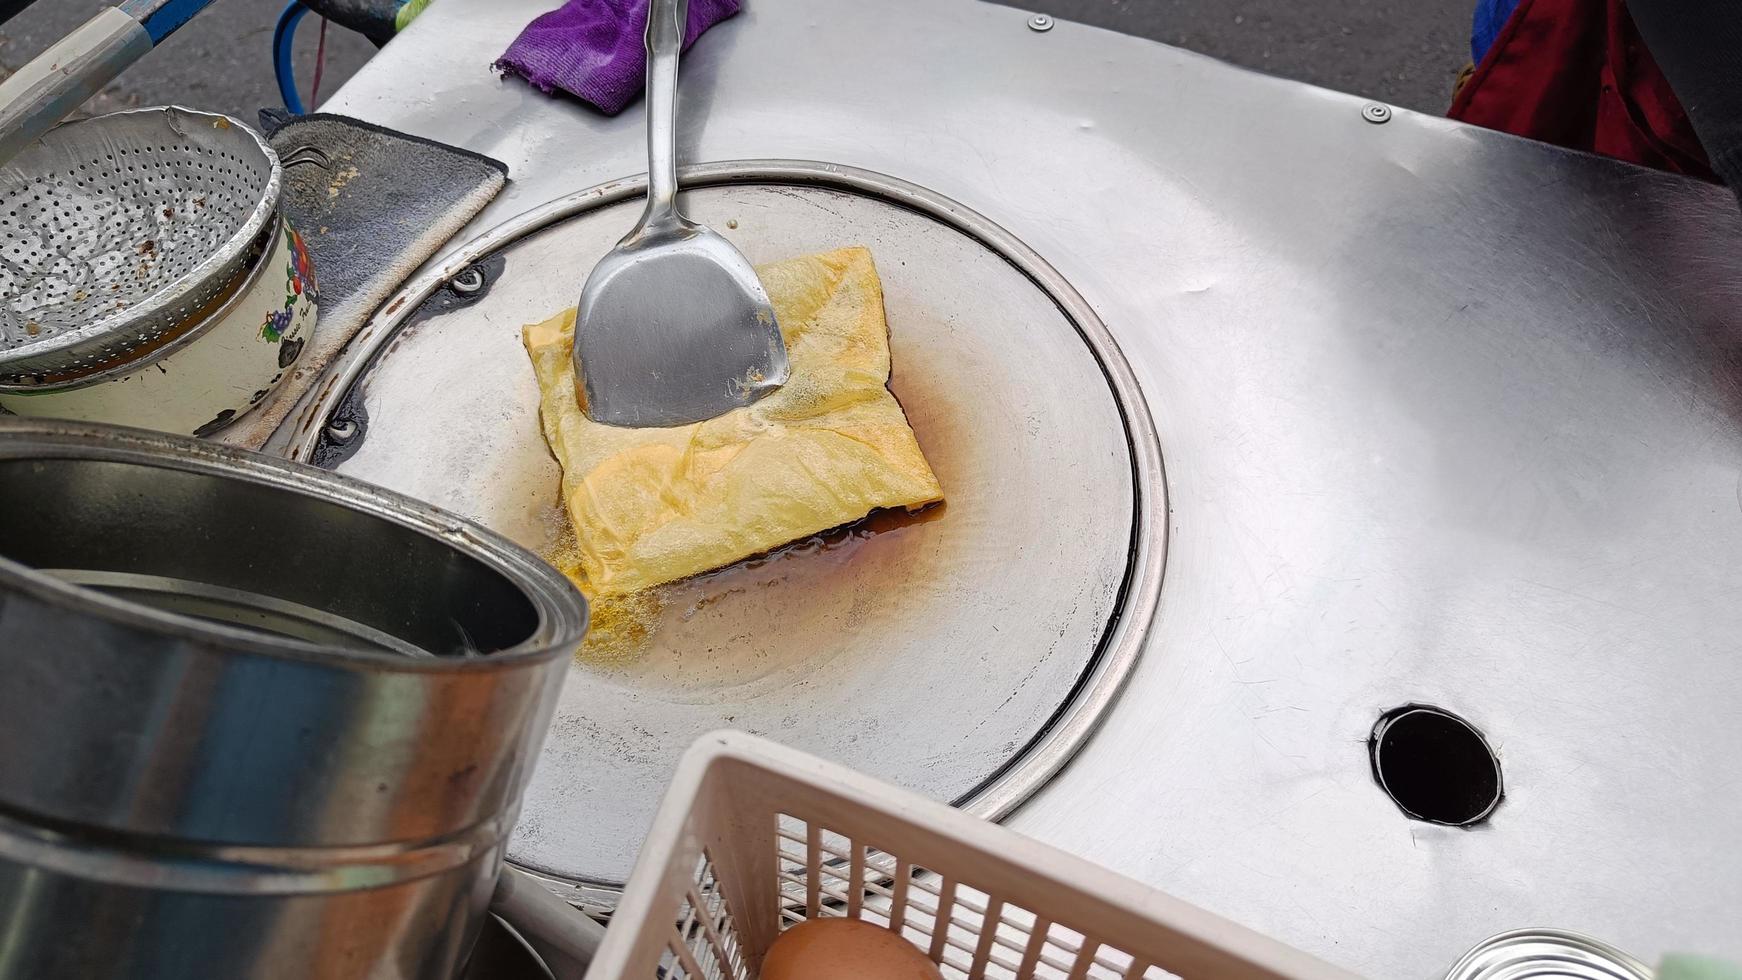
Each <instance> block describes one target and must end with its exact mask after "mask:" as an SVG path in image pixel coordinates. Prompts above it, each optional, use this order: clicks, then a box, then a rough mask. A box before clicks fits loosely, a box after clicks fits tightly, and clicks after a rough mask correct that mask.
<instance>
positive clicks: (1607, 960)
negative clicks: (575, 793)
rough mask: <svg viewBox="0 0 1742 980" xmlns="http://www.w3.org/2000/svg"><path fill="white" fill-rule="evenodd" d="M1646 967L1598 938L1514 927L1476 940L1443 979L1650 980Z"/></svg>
mask: <svg viewBox="0 0 1742 980" xmlns="http://www.w3.org/2000/svg"><path fill="white" fill-rule="evenodd" d="M1652 977H1653V973H1652V970H1651V968H1650V967H1648V966H1646V965H1645V964H1644V963H1641V962H1639V961H1638V960H1636V959H1634V958H1633V957H1631V956H1629V955H1627V954H1626V953H1624V952H1622V951H1621V950H1619V949H1616V948H1615V947H1613V946H1611V945H1609V944H1608V943H1605V942H1602V941H1600V940H1596V939H1592V938H1591V937H1589V936H1583V935H1580V934H1579V933H1576V932H1566V931H1564V930H1561V929H1517V930H1514V931H1512V932H1503V933H1501V934H1500V935H1498V936H1493V937H1490V938H1488V939H1485V940H1483V941H1482V942H1480V943H1477V944H1476V946H1475V948H1473V949H1471V950H1470V951H1469V952H1468V953H1465V954H1464V957H1463V959H1460V960H1458V962H1457V964H1456V965H1455V966H1453V967H1452V968H1451V969H1450V970H1448V971H1447V972H1446V977H1445V980H1527V978H1528V980H1562V978H1564V980H1652Z"/></svg>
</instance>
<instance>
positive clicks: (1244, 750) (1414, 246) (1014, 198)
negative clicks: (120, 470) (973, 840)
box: [325, 0, 1742, 977]
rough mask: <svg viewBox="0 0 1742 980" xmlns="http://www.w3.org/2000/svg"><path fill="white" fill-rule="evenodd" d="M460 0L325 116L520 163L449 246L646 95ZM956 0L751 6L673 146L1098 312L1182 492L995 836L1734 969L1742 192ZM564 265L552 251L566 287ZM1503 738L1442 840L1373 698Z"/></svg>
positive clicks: (699, 73)
mask: <svg viewBox="0 0 1742 980" xmlns="http://www.w3.org/2000/svg"><path fill="white" fill-rule="evenodd" d="M551 5H552V0H502V2H484V0H444V2H442V3H439V4H435V5H433V6H432V7H431V8H430V9H429V10H428V11H427V12H426V13H425V14H424V15H423V16H422V17H421V18H419V20H418V21H417V22H416V23H415V24H414V25H413V26H412V27H411V28H410V29H409V30H408V31H407V32H406V33H405V34H404V35H402V36H401V37H400V38H399V39H397V40H395V41H394V42H393V43H392V44H390V45H389V46H388V47H387V48H386V49H385V50H383V51H382V53H381V54H380V55H379V56H377V57H376V58H375V59H374V60H373V61H372V62H370V64H369V65H368V66H367V67H366V68H364V70H363V71H362V72H360V73H359V74H358V75H357V76H356V77H355V78H354V79H353V80H352V81H351V82H350V83H349V84H348V85H346V86H345V88H344V89H343V90H341V92H340V93H339V94H338V95H337V96H336V97H335V98H334V99H333V100H332V101H331V102H330V103H328V104H327V105H326V106H325V109H326V110H327V111H331V112H339V113H344V114H348V115H352V116H357V117H361V118H363V119H367V120H370V121H372V122H376V123H380V124H383V125H387V126H391V127H394V128H397V129H401V130H405V131H408V132H411V133H414V134H417V135H420V136H425V137H429V138H432V139H437V140H442V141H444V142H448V143H454V144H458V145H460V146H464V147H467V148H469V149H473V150H476V151H479V152H482V153H486V154H489V155H492V156H494V157H497V158H498V159H501V160H503V161H505V162H506V163H508V165H509V167H510V168H511V175H512V178H513V183H511V184H510V186H509V189H508V190H507V191H506V192H504V194H503V195H502V196H501V197H500V198H499V199H498V200H497V201H496V202H495V203H493V204H492V205H491V206H490V208H489V209H488V210H487V211H486V212H485V213H484V214H483V215H482V216H481V217H480V218H479V219H477V221H475V222H474V224H473V226H472V228H471V229H470V230H468V231H465V232H462V233H461V234H460V235H459V236H457V237H456V238H455V239H454V243H455V244H458V243H460V242H463V241H465V240H466V239H468V238H470V237H472V235H473V234H474V233H475V232H476V231H478V230H482V229H484V228H487V227H490V226H491V225H494V224H496V223H498V222H499V221H501V220H503V219H505V218H507V217H508V216H510V215H513V214H515V213H518V212H520V211H523V210H526V209H528V208H531V207H533V206H535V205H538V204H540V203H543V202H545V201H548V200H550V199H552V198H555V197H557V196H560V195H562V194H565V193H568V192H570V191H574V190H578V189H580V188H583V187H587V186H590V185H593V184H597V183H600V182H602V181H605V180H608V179H611V178H614V177H620V176H624V175H627V174H632V173H637V172H640V171H641V170H643V169H645V164H644V161H643V159H642V153H643V143H642V130H641V125H642V123H641V116H640V113H639V111H638V110H636V109H634V108H632V109H630V110H629V111H628V112H626V113H624V114H623V115H622V116H621V117H619V118H616V119H607V118H604V117H601V116H598V115H596V114H593V113H591V112H589V111H587V110H585V109H583V108H581V107H579V106H578V105H576V104H573V103H570V102H566V101H560V100H555V99H551V98H548V97H545V96H543V95H540V94H538V93H537V92H535V91H533V90H532V89H531V88H529V87H528V86H526V85H524V84H522V83H520V82H518V81H504V80H501V79H498V78H497V77H496V76H495V75H494V74H492V73H491V72H490V71H489V69H488V64H489V62H490V61H491V60H493V59H494V58H495V57H496V56H497V55H498V54H500V53H501V51H502V50H503V49H504V48H505V47H506V46H507V44H508V43H509V41H510V40H512V38H513V37H514V35H515V34H516V33H517V32H518V30H519V29H520V27H521V26H523V25H524V24H525V23H526V22H527V21H528V20H530V19H531V18H532V17H534V16H536V15H537V14H538V13H541V12H543V11H544V9H546V8H548V7H549V6H551ZM1027 18H1028V15H1027V14H1026V13H1024V12H1022V11H1018V10H1014V9H1010V8H1005V7H1000V6H995V5H992V4H984V3H978V2H970V0H931V2H928V0H887V2H882V3H878V4H852V3H848V2H846V0H808V2H804V0H753V2H752V3H750V4H748V5H747V9H746V11H745V13H744V14H742V15H741V16H739V17H737V18H735V19H734V20H732V21H729V22H727V23H726V24H724V25H722V26H720V27H718V28H716V29H715V30H714V31H712V32H710V33H709V34H708V35H707V36H705V37H704V38H703V39H702V40H701V41H700V42H699V43H698V44H697V45H696V47H695V48H694V49H693V52H692V53H691V54H689V55H687V56H686V58H685V62H684V71H683V83H682V87H683V88H682V90H683V99H684V107H685V114H684V116H683V119H682V123H681V128H680V132H679V143H680V155H681V157H682V159H684V160H685V161H687V162H701V161H711V160H725V159H748V158H794V159H815V160H826V161H831V162H836V163H843V164H849V165H852V166H857V167H863V168H867V169H870V170H875V171H881V172H884V173H889V174H892V175H895V176H897V177H900V178H903V179H905V180H909V181H913V182H915V183H919V184H922V185H925V186H928V187H930V188H931V189H933V190H935V191H937V192H939V193H941V194H944V195H947V196H949V197H953V198H956V199H958V200H960V201H962V202H963V203H964V204H966V205H968V206H969V207H972V208H974V209H977V210H978V211H980V212H982V213H983V214H985V215H987V216H988V217H989V218H991V219H992V220H994V221H996V222H998V223H1000V224H1001V225H1003V226H1004V227H1005V228H1007V229H1008V230H1010V231H1011V232H1013V233H1014V234H1015V235H1017V236H1018V237H1019V238H1021V239H1023V240H1024V241H1025V242H1026V243H1027V244H1028V245H1030V246H1031V247H1033V248H1034V249H1035V250H1036V251H1038V252H1039V253H1040V254H1041V255H1042V256H1044V257H1045V258H1046V259H1047V260H1049V261H1050V262H1051V263H1052V264H1053V265H1054V266H1056V267H1057V268H1058V269H1059V271H1060V272H1062V273H1063V274H1064V275H1065V277H1066V278H1068V279H1069V280H1070V281H1071V283H1072V284H1073V285H1074V286H1075V287H1076V288H1077V289H1078V290H1079V291H1081V293H1082V294H1083V295H1084V296H1085V297H1086V298H1087V300H1088V301H1089V303H1090V304H1091V305H1092V306H1093V307H1094V308H1095V309H1096V311H1097V312H1098V313H1099V314H1100V316H1101V317H1102V318H1103V319H1104V320H1105V321H1106V323H1107V325H1108V326H1109V328H1110V329H1111V330H1112V331H1113V333H1114V335H1115V336H1116V337H1117V339H1118V340H1119V342H1120V344H1121V346H1122V347H1123V349H1124V351H1125V353H1126V355H1127V356H1128V357H1129V358H1130V359H1131V361H1132V365H1133V367H1134V369H1135V371H1136V373H1137V376H1138V379H1139V381H1140V382H1141V384H1142V386H1143V389H1144V392H1145V395H1146V397H1147V399H1148V402H1149V406H1150V409H1151V411H1152V413H1153V415H1154V419H1155V423H1156V426H1157V429H1158V432H1159V435H1160V440H1161V445H1162V452H1163V454H1164V458H1165V463H1166V469H1167V483H1168V497H1169V501H1170V503H1171V505H1172V509H1173V513H1172V515H1171V524H1170V533H1171V541H1170V542H1169V549H1170V550H1169V554H1168V564H1167V572H1166V576H1167V577H1166V582H1165V585H1164V587H1163V590H1162V602H1161V609H1160V612H1159V614H1158V615H1157V618H1156V622H1155V626H1154V629H1153V632H1152V635H1151V638H1150V641H1149V645H1148V648H1147V650H1146V652H1145V654H1144V656H1143V658H1142V659H1141V660H1140V662H1139V663H1138V666H1137V669H1136V672H1135V674H1134V676H1133V679H1132V681H1131V683H1130V686H1129V687H1128V689H1127V690H1126V692H1125V694H1124V696H1123V698H1122V700H1121V701H1120V703H1119V705H1118V706H1117V708H1116V709H1115V711H1114V712H1113V714H1112V717H1111V718H1110V720H1109V721H1108V722H1107V723H1106V725H1105V726H1104V728H1103V729H1102V730H1101V731H1100V732H1099V733H1098V734H1097V735H1096V736H1095V737H1094V738H1093V739H1092V740H1091V741H1090V743H1089V744H1088V747H1087V748H1086V749H1085V750H1084V751H1083V753H1082V754H1081V755H1080V756H1079V757H1078V759H1077V760H1076V761H1075V762H1073V763H1072V764H1071V765H1070V767H1068V768H1067V769H1066V770H1065V772H1064V773H1063V774H1062V775H1061V776H1060V777H1058V778H1057V779H1056V780H1055V781H1054V782H1053V783H1052V784H1051V785H1049V786H1048V787H1047V788H1046V789H1044V790H1043V791H1042V792H1041V793H1040V794H1039V795H1038V796H1037V797H1036V798H1035V799H1033V800H1032V801H1030V802H1029V803H1028V804H1027V805H1025V806H1024V807H1023V808H1022V809H1021V810H1020V811H1018V812H1017V814H1016V815H1015V816H1013V817H1012V818H1011V819H1010V820H1009V821H1008V823H1009V824H1010V825H1011V826H1013V827H1015V828H1016V829H1018V830H1020V831H1023V832H1025V833H1028V834H1030V835H1033V836H1035V837H1038V838H1041V839H1043V840H1047V841H1050V842H1052V843H1055V844H1058V845H1060V846H1063V847H1065V848H1067V849H1069V850H1072V851H1075V852H1076V853H1079V854H1082V855H1084V856H1086V857H1088V858H1090V859H1093V860H1095V861H1098V862H1101V863H1103V864H1105V865H1108V866H1110V867H1113V868H1116V869H1118V870H1120V871H1122V872H1125V873H1126V874H1129V875H1131V876H1133V877H1136V878H1139V879H1141V880H1144V881H1147V882H1150V883H1152V884H1154V885H1156V886H1158V887H1160V888H1163V889H1165V890H1167V891H1169V892H1171V893H1173V894H1175V895H1178V896H1180V897H1182V898H1185V899H1187V900H1189V901H1192V902H1196V903H1198V904H1201V905H1203V906H1205V907H1206V908H1209V909H1212V910H1214V911H1216V912H1219V913H1222V914H1224V915H1227V916H1230V917H1232V918H1234V919H1236V920H1238V921H1240V922H1242V923H1244V924H1246V925H1248V926H1252V927H1254V928H1257V929H1260V930H1263V931H1265V932H1268V933H1270V934H1272V935H1275V936H1277V937H1278V938H1280V939H1282V940H1284V941H1287V942H1290V943H1293V944H1295V945H1297V946H1300V947H1301V948H1303V949H1306V950H1308V951H1310V952H1313V953H1316V954H1318V955H1320V956H1323V957H1325V958H1326V959H1329V960H1331V961H1333V962H1335V963H1338V964H1341V965H1343V966H1345V967H1348V968H1351V969H1354V970H1357V971H1361V972H1364V973H1367V974H1370V975H1373V976H1379V977H1429V976H1437V975H1438V974H1439V972H1440V971H1443V970H1444V969H1445V968H1446V967H1447V966H1448V965H1450V964H1451V963H1452V962H1453V961H1454V960H1456V959H1457V958H1458V956H1459V955H1460V954H1461V953H1462V952H1463V951H1464V950H1465V949H1466V948H1467V947H1469V946H1470V945H1471V944H1473V943H1475V942H1476V941H1478V940H1480V939H1482V938H1483V937H1485V936H1487V935H1489V934H1491V933H1495V932H1498V931H1500V930H1502V929H1508V928H1514V927H1521V926H1530V925H1552V926H1559V927H1563V928H1570V929H1575V930H1580V931H1583V932H1588V933H1591V934H1594V935H1597V936H1600V937H1602V938H1604V939H1606V940H1608V941H1610V942H1613V943H1615V944H1617V945H1619V946H1621V947H1622V948H1625V949H1627V950H1629V951H1630V952H1632V953H1634V954H1636V955H1638V956H1640V957H1642V958H1645V959H1653V958H1655V957H1656V956H1657V955H1658V954H1659V953H1661V952H1663V951H1665V950H1674V949H1685V950H1703V951H1708V952H1714V953H1721V954H1727V955H1729V956H1731V957H1738V958H1742V931H1739V930H1737V929H1736V928H1735V914H1736V911H1735V910H1736V909H1738V908H1742V848H1737V847H1736V846H1735V842H1734V839H1733V838H1734V830H1735V826H1736V821H1735V817H1734V814H1735V813H1736V812H1737V810H1738V803H1739V802H1742V774H1739V773H1742V770H1739V769H1738V766H1737V763H1736V761H1735V760H1736V759H1737V758H1739V757H1742V724H1739V723H1738V722H1737V721H1736V706H1737V705H1738V704H1742V656H1738V654H1739V649H1738V648H1739V647H1742V641H1739V640H1738V637H1742V571H1739V570H1738V562H1739V559H1742V479H1739V476H1742V427H1739V425H1738V422H1739V421H1742V386H1739V385H1738V383H1737V382H1738V377H1739V366H1742V353H1739V352H1742V315H1739V314H1738V313H1737V312H1736V311H1738V310H1742V248H1739V247H1738V243H1739V242H1742V220H1739V218H1738V216H1737V214H1736V213H1735V202H1734V201H1733V199H1731V198H1730V197H1729V196H1728V194H1727V193H1726V192H1724V191H1722V190H1720V189H1716V188H1711V187H1707V186H1704V185H1700V184H1696V183H1693V182H1689V181H1684V180H1680V179H1677V178H1672V177H1667V176H1663V175H1659V174H1654V173H1649V172H1645V171H1641V170H1638V169H1635V168H1631V167H1627V166H1624V165H1620V164H1615V163H1612V162H1608V161H1603V160H1598V159H1595V158H1590V157H1585V156H1581V155H1578V154H1573V153H1568V152H1564V151H1560V150H1556V149H1553V148H1550V147H1546V146H1542V145H1538V144H1533V143H1529V142H1526V141H1522V140H1517V139H1513V138H1510V137H1506V136H1502V135H1499V134H1494V133H1489V132H1484V131H1481V130H1475V129H1470V128H1466V127H1463V126H1460V125H1457V124H1454V123H1451V122H1448V121H1445V120H1442V119H1437V118H1432V117H1428V116H1423V115H1419V114H1415V113H1411V112H1408V111H1403V110H1396V111H1393V112H1392V113H1391V114H1390V118H1389V121H1388V122H1384V123H1379V124H1376V123H1372V122H1369V121H1367V119H1366V118H1365V117H1364V115H1363V106H1364V105H1365V103H1364V101H1363V100H1361V99H1358V98H1355V97H1352V96H1347V95H1341V94H1336V93H1332V92H1326V91H1322V90H1318V89H1314V88H1311V87H1308V86H1304V85H1300V84H1298V83H1293V82H1288V81H1284V80H1280V79H1274V78H1269V77H1265V76H1262V75H1257V74H1253V73H1249V72H1246V71H1242V70H1238V69H1235V68H1231V67H1229V66H1226V65H1222V64H1219V63H1217V62H1214V61H1211V60H1209V59H1206V58H1203V57H1199V56H1196V55H1192V54H1189V53H1186V52H1183V51H1179V50H1176V49H1173V48H1169V47H1166V46H1162V45H1158V44H1154V43H1151V42H1148V41H1143V40H1139V39H1136V38H1130V37H1125V36H1121V35H1117V34H1112V33H1109V32H1105V31H1100V30H1095V29H1092V28H1086V27H1080V26H1077V25H1072V24H1067V23H1060V24H1058V25H1057V26H1056V27H1055V28H1054V29H1053V30H1051V31H1048V32H1045V33H1040V32H1034V31H1031V30H1029V29H1028V27H1027V26H1026V21H1027ZM584 275H585V270H583V269H577V270H576V273H575V290H576V293H577V294H578V292H579V289H580V284H581V282H582V279H583V278H584ZM1410 701H1425V702H1431V703H1435V704H1439V705H1442V706H1444V707H1447V708H1449V709H1451V710H1453V711H1456V712H1459V713H1460V714H1462V715H1463V716H1464V717H1466V718H1468V719H1470V720H1471V721H1472V722H1473V723H1475V724H1476V725H1477V726H1478V727H1480V728H1481V729H1482V730H1483V731H1484V732H1486V734H1487V735H1488V737H1489V738H1490V739H1491V740H1492V741H1493V743H1494V744H1495V746H1496V747H1497V749H1498V751H1499V753H1500V757H1501V760H1502V763H1503V765H1504V767H1505V778H1506V788H1507V797H1506V800H1505V801H1504V802H1503V803H1502V804H1501V806H1500V807H1499V809H1498V811H1496V813H1495V814H1494V816H1493V818H1492V820H1491V821H1489V822H1488V823H1487V824H1485V825H1483V826H1481V827H1478V828H1476V829H1473V830H1458V829H1452V828H1447V827H1439V826H1433V825H1428V824H1423V823H1417V822H1412V821H1409V820H1406V819H1404V817H1403V816H1402V815H1401V814H1400V813H1399V812H1398V810H1397V809H1396V808H1395V807H1394V806H1393V805H1392V804H1391V803H1390V801H1388V800H1387V799H1386V798H1385V796H1384V795H1383V794H1382V793H1381V791H1380V790H1379V789H1378V787H1377V786H1376V785H1375V784H1374V781H1373V778H1372V775H1371V773H1370V771H1369V763H1368V758H1367V753H1366V749H1365V740H1366V737H1367V734H1368V731H1369V729H1370V728H1371V726H1372V725H1373V722H1374V720H1375V718H1376V717H1377V716H1378V714H1379V713H1380V712H1381V711H1382V710H1384V709H1387V708H1391V707H1394V706H1397V705H1400V704H1403V703H1405V702H1410Z"/></svg>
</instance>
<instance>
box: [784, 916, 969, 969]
mask: <svg viewBox="0 0 1742 980" xmlns="http://www.w3.org/2000/svg"><path fill="white" fill-rule="evenodd" d="M762 980H943V974H941V973H939V972H938V968H937V966H936V965H935V964H933V963H932V961H931V960H928V959H926V957H925V954H924V953H922V952H920V951H919V950H918V949H917V948H916V947H915V946H914V945H913V944H912V943H910V942H908V941H907V940H905V939H903V938H901V937H900V936H898V935H896V934H895V933H893V932H891V931H889V930H888V929H885V928H883V927H882V926H876V925H872V924H871V923H869V922H861V921H859V920H858V919H837V918H831V919H811V920H810V921H808V922H801V923H799V924H798V925H796V926H793V927H792V928H791V929H788V930H786V931H785V932H783V933H781V934H780V938H778V939H776V940H775V941H774V945H772V946H770V947H768V955H767V956H766V957H764V958H763V960H762Z"/></svg>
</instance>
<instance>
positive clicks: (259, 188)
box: [0, 106, 282, 383]
mask: <svg viewBox="0 0 1742 980" xmlns="http://www.w3.org/2000/svg"><path fill="white" fill-rule="evenodd" d="M281 176H282V175H281V170H280V167H279V163H278V156H277V155H276V154H275V153H273V152H272V148H271V147H269V146H267V145H266V141H265V140H263V139H262V138H261V137H260V135H259V134H258V133H256V132H254V131H253V130H252V129H250V128H248V127H247V126H245V125H243V124H242V123H241V122H238V121H237V120H234V119H231V118H230V117H228V116H223V115H218V114H215V113H209V112H196V111H194V110H191V109H183V108H180V107H176V106H165V107H158V108H150V109H132V110H128V111H126V112H117V113H113V114H111V115H107V116H98V117H96V118H93V119H85V120H81V121H78V122H72V123H67V124H65V125H62V126H59V127H57V128H55V129H54V130H53V131H51V132H50V133H49V134H48V135H46V136H44V137H43V138H42V139H41V140H40V141H38V142H37V143H35V144H33V145H32V146H31V147H30V148H28V149H27V150H25V151H24V152H23V153H21V154H19V155H18V157H16V158H15V159H14V160H13V161H12V163H10V164H8V165H7V166H5V167H3V168H0V383H5V382H18V381H22V380H27V379H30V378H31V377H33V376H37V377H40V376H42V375H60V374H69V373H79V372H83V371H87V370H90V369H93V368H96V367H99V366H103V365H110V364H113V363H116V362H121V361H125V360H126V359H127V358H128V356H129V355H130V354H133V353H134V352H136V351H138V350H140V349H141V348H143V347H146V346H148V345H150V344H151V343H153V342H154V341H156V340H157V339H158V338H159V337H161V336H162V335H163V334H164V333H166V332H168V331H171V330H173V329H174V328H175V327H176V326H178V325H179V324H181V323H183V322H185V321H187V320H189V319H190V318H192V317H194V316H196V315H198V314H199V313H200V312H201V311H202V310H204V309H206V308H207V307H208V306H210V305H212V304H214V303H215V302H216V301H218V300H219V299H221V297H222V296H223V295H224V294H225V292H226V291H227V290H228V289H230V288H231V287H232V286H234V285H235V284H236V283H237V282H238V281H239V280H240V278H241V277H242V275H243V274H244V273H245V272H246V268H245V266H246V260H247V256H248V254H249V246H250V245H251V244H253V243H254V241H255V239H256V238H258V237H259V236H260V234H261V233H262V231H263V230H264V229H265V228H266V225H267V223H268V222H269V221H270V220H271V218H272V216H273V214H274V212H275V210H276V209H277V206H278V198H279V186H280V182H281Z"/></svg>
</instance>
